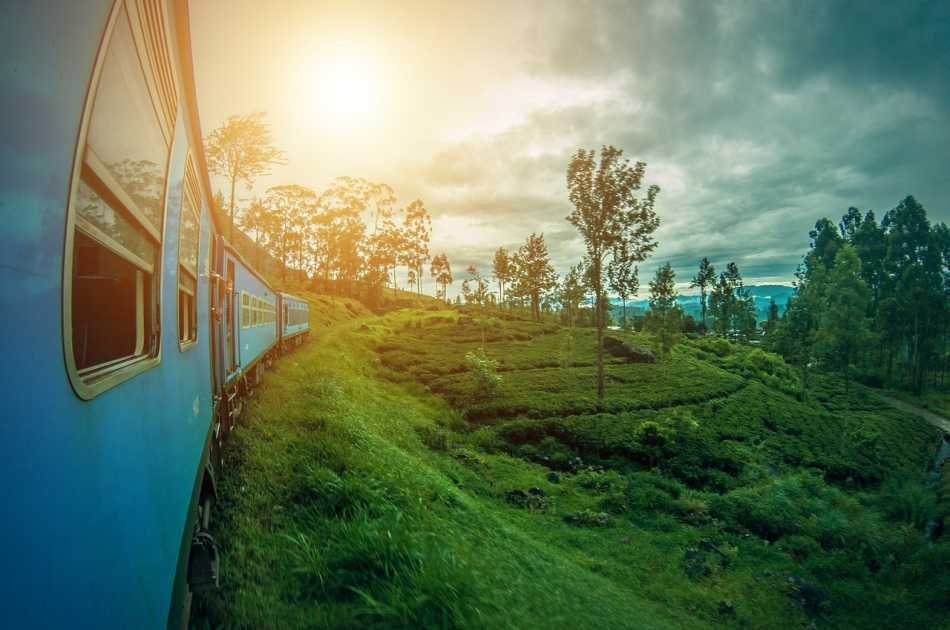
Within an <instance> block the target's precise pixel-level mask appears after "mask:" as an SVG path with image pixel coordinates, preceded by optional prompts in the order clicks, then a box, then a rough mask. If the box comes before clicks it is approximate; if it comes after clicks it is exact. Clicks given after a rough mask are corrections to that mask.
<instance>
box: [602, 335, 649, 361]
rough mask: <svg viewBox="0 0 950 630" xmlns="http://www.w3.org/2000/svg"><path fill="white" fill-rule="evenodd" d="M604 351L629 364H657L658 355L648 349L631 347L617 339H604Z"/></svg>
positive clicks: (608, 337)
mask: <svg viewBox="0 0 950 630" xmlns="http://www.w3.org/2000/svg"><path fill="white" fill-rule="evenodd" d="M604 350H606V351H607V352H608V353H609V354H611V355H613V356H615V357H621V358H623V359H626V360H627V363H656V355H655V354H653V352H651V351H650V350H647V349H646V348H638V347H636V346H631V345H630V344H629V343H626V342H624V341H621V340H620V339H617V338H616V337H610V336H607V337H604Z"/></svg>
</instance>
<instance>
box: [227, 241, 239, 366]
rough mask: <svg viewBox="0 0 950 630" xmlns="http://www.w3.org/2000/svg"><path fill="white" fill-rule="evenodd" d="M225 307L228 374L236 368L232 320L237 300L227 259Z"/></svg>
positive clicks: (229, 263) (232, 264)
mask: <svg viewBox="0 0 950 630" xmlns="http://www.w3.org/2000/svg"><path fill="white" fill-rule="evenodd" d="M227 285H228V292H227V309H226V311H225V318H226V324H225V337H226V341H225V345H226V346H227V355H228V374H232V373H234V372H235V371H236V370H237V352H236V350H237V346H236V344H237V339H236V334H235V331H234V322H235V319H236V318H237V313H236V312H235V304H236V302H237V292H236V291H235V290H234V261H233V260H231V259H228V273H227Z"/></svg>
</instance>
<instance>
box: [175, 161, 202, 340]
mask: <svg viewBox="0 0 950 630" xmlns="http://www.w3.org/2000/svg"><path fill="white" fill-rule="evenodd" d="M197 180H198V178H197V176H196V174H195V169H194V166H193V164H192V162H191V160H190V159H189V160H188V161H187V166H186V167H185V180H184V189H183V190H182V195H181V219H180V222H179V224H178V341H179V342H180V343H181V344H188V343H191V342H194V341H196V340H197V339H198V300H197V296H198V293H197V281H198V227H199V221H200V218H199V216H200V215H199V214H198V199H199V196H198V181H197Z"/></svg>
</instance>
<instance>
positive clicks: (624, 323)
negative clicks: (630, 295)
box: [620, 296, 627, 328]
mask: <svg viewBox="0 0 950 630" xmlns="http://www.w3.org/2000/svg"><path fill="white" fill-rule="evenodd" d="M620 300H621V302H623V327H624V328H626V327H627V298H625V297H623V296H620Z"/></svg>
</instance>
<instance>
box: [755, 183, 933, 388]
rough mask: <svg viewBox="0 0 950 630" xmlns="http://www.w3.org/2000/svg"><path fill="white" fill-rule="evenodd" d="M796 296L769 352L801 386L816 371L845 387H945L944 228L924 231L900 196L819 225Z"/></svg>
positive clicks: (926, 224)
mask: <svg viewBox="0 0 950 630" xmlns="http://www.w3.org/2000/svg"><path fill="white" fill-rule="evenodd" d="M809 236H810V238H811V248H810V249H809V251H808V253H807V254H806V255H805V258H804V261H803V263H802V265H801V267H800V269H799V271H798V274H797V276H798V282H797V289H796V293H795V295H794V296H793V297H792V299H791V300H790V302H789V305H788V309H787V310H786V312H785V314H784V315H783V316H782V317H781V319H780V320H778V322H777V324H776V325H775V326H774V331H773V334H772V335H770V337H771V339H770V345H771V347H772V348H774V349H775V350H776V351H778V352H780V353H781V354H782V355H784V356H785V358H786V359H787V360H789V361H790V362H792V363H794V364H796V365H798V366H799V368H800V369H801V370H802V372H803V376H804V378H803V381H805V382H806V383H807V377H808V372H809V369H810V368H811V367H812V366H815V365H818V366H821V367H823V368H826V369H828V370H833V371H837V372H839V373H840V374H841V375H842V377H843V378H844V379H845V382H846V383H847V382H848V381H850V380H851V379H852V378H853V377H855V376H857V377H860V378H861V379H862V380H865V381H866V382H868V383H869V384H872V385H887V386H894V387H906V388H908V389H910V390H912V391H914V392H916V393H920V392H922V391H923V390H924V389H926V388H927V387H929V386H933V385H937V384H941V385H942V384H944V383H945V382H946V376H947V372H948V368H950V353H948V329H950V229H948V227H947V225H946V224H944V223H938V224H931V223H930V221H929V220H928V218H927V212H926V210H925V209H924V207H923V206H922V205H921V204H920V203H918V202H917V200H916V199H914V198H913V197H907V198H905V199H904V200H903V201H901V202H900V203H899V204H898V205H897V206H896V207H895V208H893V209H891V210H889V211H888V212H887V213H885V215H884V217H883V218H882V219H881V221H880V223H879V222H878V221H877V219H876V217H875V215H874V212H873V211H870V210H869V211H867V212H866V213H863V214H862V213H861V212H860V211H859V210H858V209H857V208H849V209H848V211H847V213H845V215H844V216H843V217H842V218H841V221H839V222H838V224H837V225H836V224H835V223H833V222H832V221H831V220H829V219H827V218H824V219H821V220H819V221H818V222H817V223H816V224H815V227H814V229H813V230H811V232H810V233H809Z"/></svg>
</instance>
